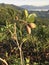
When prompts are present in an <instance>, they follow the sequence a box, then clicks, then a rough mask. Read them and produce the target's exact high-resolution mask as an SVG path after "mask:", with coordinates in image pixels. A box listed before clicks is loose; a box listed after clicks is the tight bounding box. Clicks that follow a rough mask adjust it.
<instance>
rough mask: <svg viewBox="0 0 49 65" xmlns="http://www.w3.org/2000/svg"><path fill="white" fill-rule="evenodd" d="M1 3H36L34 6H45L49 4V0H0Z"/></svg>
mask: <svg viewBox="0 0 49 65" xmlns="http://www.w3.org/2000/svg"><path fill="white" fill-rule="evenodd" d="M0 3H8V4H15V5H19V6H20V5H34V6H43V5H49V0H0Z"/></svg>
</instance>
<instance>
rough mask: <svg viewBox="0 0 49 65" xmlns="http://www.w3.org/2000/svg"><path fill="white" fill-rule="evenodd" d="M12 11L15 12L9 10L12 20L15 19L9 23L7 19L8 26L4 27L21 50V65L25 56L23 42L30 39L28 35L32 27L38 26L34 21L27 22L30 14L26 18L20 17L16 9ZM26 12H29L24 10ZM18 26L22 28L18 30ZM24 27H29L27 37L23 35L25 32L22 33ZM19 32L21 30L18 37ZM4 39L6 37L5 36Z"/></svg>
mask: <svg viewBox="0 0 49 65" xmlns="http://www.w3.org/2000/svg"><path fill="white" fill-rule="evenodd" d="M12 12H13V13H11V10H10V11H9V13H10V14H11V16H12V20H13V21H12V22H11V21H10V23H9V22H8V20H6V26H5V27H4V28H3V31H4V32H7V34H8V33H9V35H10V36H9V35H8V36H9V39H10V38H11V39H12V40H13V41H14V43H15V44H16V45H17V46H18V49H19V51H20V59H21V65H24V57H23V52H22V45H23V43H24V42H25V41H26V40H28V39H29V38H28V35H30V34H31V28H32V29H34V28H36V24H34V23H28V22H27V17H28V15H27V17H26V15H25V18H26V19H25V20H24V19H19V18H18V17H16V15H15V11H13V10H12ZM24 14H28V12H27V13H26V12H24ZM15 17H16V19H15ZM33 19H34V18H33ZM29 20H30V19H29ZM17 24H18V25H17ZM19 24H20V26H19ZM22 25H23V26H22ZM17 26H19V28H20V29H21V30H20V31H19V30H18V31H17ZM23 27H25V29H27V30H26V31H27V32H28V35H27V33H26V37H25V36H23V34H22V28H23ZM18 32H20V35H19V37H18ZM24 33H25V32H24ZM7 34H6V37H7ZM3 39H5V37H4V38H3ZM3 39H2V40H3ZM19 39H20V41H21V42H19Z"/></svg>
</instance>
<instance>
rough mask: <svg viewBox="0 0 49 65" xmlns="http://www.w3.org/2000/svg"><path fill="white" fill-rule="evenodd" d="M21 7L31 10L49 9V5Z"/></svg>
mask: <svg viewBox="0 0 49 65" xmlns="http://www.w3.org/2000/svg"><path fill="white" fill-rule="evenodd" d="M21 8H25V9H27V10H29V11H33V10H49V5H47V6H32V5H22V6H21Z"/></svg>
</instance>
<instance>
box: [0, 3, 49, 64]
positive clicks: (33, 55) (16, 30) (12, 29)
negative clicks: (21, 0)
mask: <svg viewBox="0 0 49 65" xmlns="http://www.w3.org/2000/svg"><path fill="white" fill-rule="evenodd" d="M34 13H35V15H36V16H35V15H34ZM40 13H41V12H29V13H28V11H27V10H25V9H22V8H20V7H17V6H14V5H7V4H0V65H5V64H6V65H27V64H28V65H49V18H48V17H47V16H45V17H42V14H43V13H44V14H45V12H42V14H40ZM39 14H40V15H41V16H40V15H39Z"/></svg>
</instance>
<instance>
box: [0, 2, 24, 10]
mask: <svg viewBox="0 0 49 65" xmlns="http://www.w3.org/2000/svg"><path fill="white" fill-rule="evenodd" d="M0 7H5V8H7V7H9V8H10V7H11V8H14V9H17V10H23V8H22V7H20V6H16V5H13V4H4V3H0Z"/></svg>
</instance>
